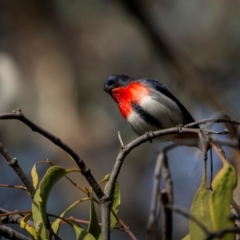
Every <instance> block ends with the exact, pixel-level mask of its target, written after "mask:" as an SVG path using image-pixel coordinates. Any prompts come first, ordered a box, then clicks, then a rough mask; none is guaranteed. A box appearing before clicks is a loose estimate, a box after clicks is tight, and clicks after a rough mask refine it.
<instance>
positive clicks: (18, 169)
mask: <svg viewBox="0 0 240 240" xmlns="http://www.w3.org/2000/svg"><path fill="white" fill-rule="evenodd" d="M0 153H1V154H2V155H3V157H4V158H5V159H6V160H7V162H8V165H9V166H10V167H12V169H13V170H14V171H15V172H16V173H17V175H18V176H19V178H20V179H21V180H22V182H23V184H24V185H25V186H26V188H27V191H28V192H29V194H30V196H31V198H32V199H33V198H34V195H35V189H34V187H33V185H32V183H31V182H30V180H29V179H28V177H27V176H26V174H25V173H24V172H23V170H22V169H21V167H20V166H19V165H18V161H17V159H16V158H13V157H11V156H10V154H9V153H8V151H7V150H6V149H5V148H4V147H3V145H2V144H1V143H0Z"/></svg>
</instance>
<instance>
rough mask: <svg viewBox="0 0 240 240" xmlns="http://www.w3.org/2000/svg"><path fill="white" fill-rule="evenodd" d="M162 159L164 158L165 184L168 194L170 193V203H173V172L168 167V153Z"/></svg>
mask: <svg viewBox="0 0 240 240" xmlns="http://www.w3.org/2000/svg"><path fill="white" fill-rule="evenodd" d="M162 160H163V161H162V172H163V177H164V180H165V186H166V190H167V195H168V202H169V204H173V181H172V177H171V173H170V170H169V167H168V159H167V156H166V154H164V157H163V159H162Z"/></svg>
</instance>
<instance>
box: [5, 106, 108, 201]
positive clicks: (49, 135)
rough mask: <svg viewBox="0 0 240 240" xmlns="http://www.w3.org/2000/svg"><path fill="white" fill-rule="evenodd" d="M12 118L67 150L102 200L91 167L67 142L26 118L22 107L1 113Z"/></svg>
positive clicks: (101, 193)
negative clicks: (88, 166)
mask: <svg viewBox="0 0 240 240" xmlns="http://www.w3.org/2000/svg"><path fill="white" fill-rule="evenodd" d="M11 119H16V120H18V121H21V122H23V123H24V124H26V125H27V126H28V127H29V128H31V129H32V131H33V132H37V133H39V134H41V135H42V136H44V137H45V138H47V139H48V140H50V141H51V142H52V143H54V144H55V145H57V146H58V147H60V148H61V149H63V150H64V151H65V152H67V153H68V154H69V155H70V156H71V157H72V158H73V160H74V161H75V162H76V164H77V165H78V167H79V168H80V170H81V173H82V175H83V176H84V177H85V178H86V180H87V181H88V183H89V184H90V186H91V187H92V188H93V191H94V192H95V194H96V195H97V197H98V199H99V200H101V198H102V197H103V196H104V193H103V191H102V189H101V188H100V186H99V185H98V183H97V181H96V180H95V178H94V177H93V176H92V174H91V171H90V169H89V168H87V166H86V164H85V163H84V161H83V160H82V159H81V158H80V157H79V156H78V154H77V153H76V152H74V151H73V150H72V149H71V148H70V147H69V146H68V145H67V144H65V143H64V142H62V141H61V140H60V139H59V138H58V137H56V136H55V135H53V134H52V133H50V132H48V131H46V130H45V129H43V128H41V127H40V126H38V125H37V124H36V123H34V122H32V121H31V120H29V119H28V118H26V117H25V116H24V115H23V113H22V111H21V109H20V108H18V109H17V110H16V111H13V112H12V113H3V114H0V120H11Z"/></svg>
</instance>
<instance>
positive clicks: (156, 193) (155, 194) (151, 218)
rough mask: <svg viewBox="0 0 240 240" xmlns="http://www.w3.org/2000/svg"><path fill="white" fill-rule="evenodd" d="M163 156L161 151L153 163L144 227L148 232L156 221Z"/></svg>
mask: <svg viewBox="0 0 240 240" xmlns="http://www.w3.org/2000/svg"><path fill="white" fill-rule="evenodd" d="M163 158H164V153H163V152H161V153H160V154H159V155H158V159H157V162H156V165H155V172H154V181H153V190H152V198H151V199H152V200H151V207H150V213H149V217H148V222H147V227H146V230H147V231H148V232H152V231H153V230H154V228H155V226H156V222H157V205H158V202H159V198H158V197H159V190H160V179H161V169H162V161H163Z"/></svg>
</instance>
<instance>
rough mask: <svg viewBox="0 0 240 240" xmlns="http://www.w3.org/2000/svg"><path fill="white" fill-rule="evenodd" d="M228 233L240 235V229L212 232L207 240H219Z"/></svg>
mask: <svg viewBox="0 0 240 240" xmlns="http://www.w3.org/2000/svg"><path fill="white" fill-rule="evenodd" d="M227 233H240V228H225V229H223V230H221V231H218V232H211V233H209V234H208V236H207V238H206V239H205V240H211V239H216V238H217V239H219V238H221V237H223V236H224V235H225V234H227Z"/></svg>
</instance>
